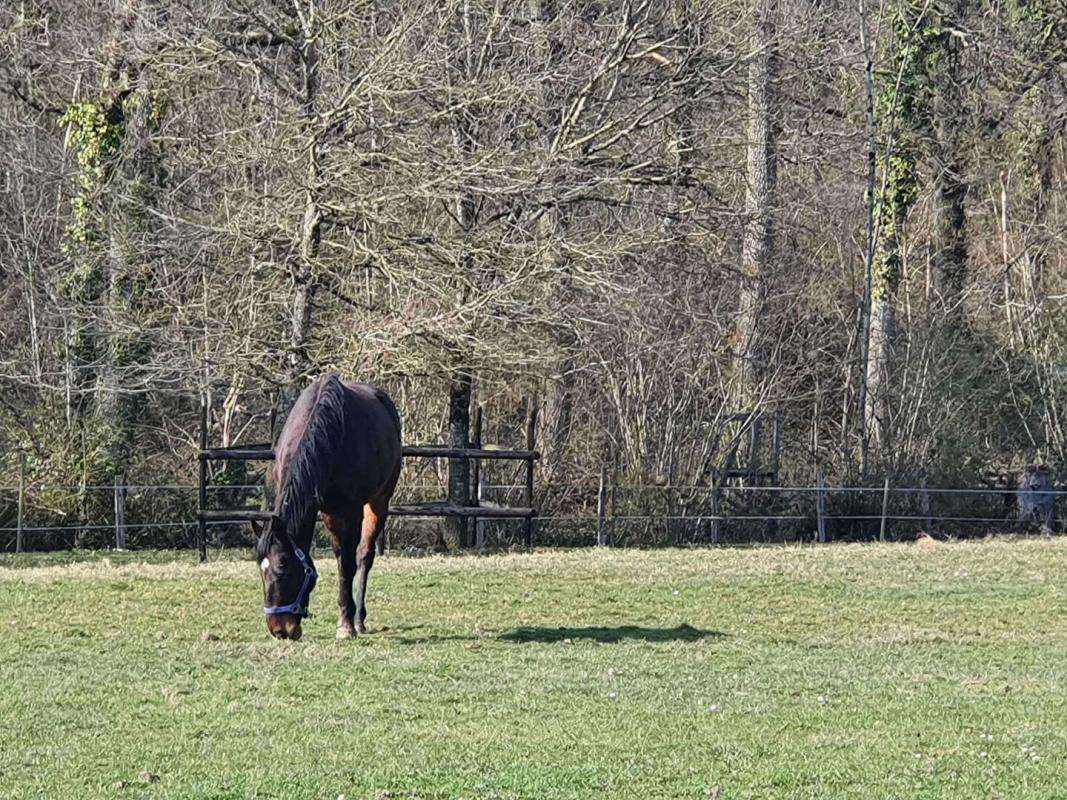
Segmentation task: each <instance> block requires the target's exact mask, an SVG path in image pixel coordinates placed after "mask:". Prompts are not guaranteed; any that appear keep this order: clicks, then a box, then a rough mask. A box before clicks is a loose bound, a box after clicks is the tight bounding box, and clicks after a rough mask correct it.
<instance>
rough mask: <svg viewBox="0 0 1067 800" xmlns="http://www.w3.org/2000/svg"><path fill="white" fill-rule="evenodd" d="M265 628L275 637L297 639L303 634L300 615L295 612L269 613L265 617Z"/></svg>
mask: <svg viewBox="0 0 1067 800" xmlns="http://www.w3.org/2000/svg"><path fill="white" fill-rule="evenodd" d="M267 630H268V631H270V635H271V636H273V637H274V638H275V639H292V640H294V641H295V640H297V639H299V638H300V637H301V636H303V633H304V632H303V631H302V630H301V629H300V617H298V616H297V615H296V614H271V615H270V616H268V617H267Z"/></svg>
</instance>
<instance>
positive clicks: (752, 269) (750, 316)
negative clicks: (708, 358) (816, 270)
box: [738, 0, 778, 409]
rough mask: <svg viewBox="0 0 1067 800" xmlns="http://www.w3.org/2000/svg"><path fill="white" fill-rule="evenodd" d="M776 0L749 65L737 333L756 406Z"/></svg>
mask: <svg viewBox="0 0 1067 800" xmlns="http://www.w3.org/2000/svg"><path fill="white" fill-rule="evenodd" d="M777 5H778V4H777V0H757V6H756V15H757V19H756V29H755V32H754V36H753V42H754V44H755V50H756V54H755V55H754V56H753V59H752V61H751V62H750V63H749V67H748V162H747V172H746V175H747V188H746V192H745V219H746V222H745V231H744V240H743V242H742V251H741V297H740V303H739V308H738V334H739V340H740V353H739V355H740V358H741V402H742V405H743V407H744V408H746V409H754V408H755V407H756V406H758V405H759V403H760V399H761V396H762V395H763V393H764V388H765V387H764V386H763V383H764V381H765V379H766V375H767V363H766V359H767V355H768V354H767V352H766V349H767V348H766V343H765V342H764V341H763V330H762V329H763V325H764V320H763V317H764V313H765V311H766V303H767V280H768V276H769V272H770V262H771V258H772V256H773V252H774V226H775V207H774V204H775V184H776V182H777V144H778V142H777V136H778V132H777V119H776V116H777V102H778V101H777V96H776V80H777V72H778V63H777V62H778V56H777V53H776V47H777V45H776V42H775V36H776V23H777V13H778V10H777Z"/></svg>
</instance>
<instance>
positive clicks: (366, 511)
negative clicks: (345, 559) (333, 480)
mask: <svg viewBox="0 0 1067 800" xmlns="http://www.w3.org/2000/svg"><path fill="white" fill-rule="evenodd" d="M388 512H389V498H388V495H387V496H386V497H384V498H382V497H379V498H378V499H377V500H371V501H370V502H369V503H367V505H365V506H364V507H363V534H362V536H361V537H360V540H359V550H358V551H357V552H356V558H357V560H358V562H359V568H358V571H357V572H356V630H357V631H358V632H359V633H366V632H367V626H366V621H367V576H368V575H369V574H370V569H371V567H373V566H374V553H375V547H374V545H375V543H376V542H377V541H378V536H379V535H380V534H381V532H382V529H383V528H384V527H385V518H386V516H387V514H388Z"/></svg>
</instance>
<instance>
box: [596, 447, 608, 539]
mask: <svg viewBox="0 0 1067 800" xmlns="http://www.w3.org/2000/svg"><path fill="white" fill-rule="evenodd" d="M607 499H608V465H607V464H601V465H600V488H598V489H597V493H596V546H597V547H607V544H608V530H607V515H608V507H607Z"/></svg>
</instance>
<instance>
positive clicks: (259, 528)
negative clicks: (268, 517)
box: [248, 519, 263, 539]
mask: <svg viewBox="0 0 1067 800" xmlns="http://www.w3.org/2000/svg"><path fill="white" fill-rule="evenodd" d="M248 522H249V524H250V525H251V526H252V533H254V534H255V535H256V538H257V539H258V538H259V537H260V536H262V535H263V523H262V522H260V521H259V520H258V519H250V520H248Z"/></svg>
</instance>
